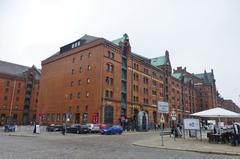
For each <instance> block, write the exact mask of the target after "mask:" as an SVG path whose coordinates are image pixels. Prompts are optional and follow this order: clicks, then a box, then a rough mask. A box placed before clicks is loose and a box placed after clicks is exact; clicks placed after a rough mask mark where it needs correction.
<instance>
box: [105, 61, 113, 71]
mask: <svg viewBox="0 0 240 159" xmlns="http://www.w3.org/2000/svg"><path fill="white" fill-rule="evenodd" d="M113 69H114V66H113V64H111V63H107V68H106V71H108V72H113Z"/></svg>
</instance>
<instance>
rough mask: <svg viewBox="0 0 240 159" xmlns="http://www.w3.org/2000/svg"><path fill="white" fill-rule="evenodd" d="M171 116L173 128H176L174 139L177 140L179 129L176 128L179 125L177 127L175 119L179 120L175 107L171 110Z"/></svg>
mask: <svg viewBox="0 0 240 159" xmlns="http://www.w3.org/2000/svg"><path fill="white" fill-rule="evenodd" d="M170 116H171V118H172V122H173V123H172V124H173V128H174V130H173V135H174V137H173V138H174V141H176V133H177V130H175V129H176V128H177V127H176V123H175V121H176V120H177V114H176V111H175V109H173V110H172V111H171V114H170Z"/></svg>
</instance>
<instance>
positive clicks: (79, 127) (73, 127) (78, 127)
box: [67, 124, 89, 134]
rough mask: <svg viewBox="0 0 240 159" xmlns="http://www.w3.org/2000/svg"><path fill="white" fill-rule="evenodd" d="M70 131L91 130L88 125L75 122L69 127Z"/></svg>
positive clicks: (82, 131)
mask: <svg viewBox="0 0 240 159" xmlns="http://www.w3.org/2000/svg"><path fill="white" fill-rule="evenodd" d="M67 132H68V133H77V134H83V133H84V134H86V133H88V132H89V129H88V126H87V125H80V124H73V125H71V126H70V127H68V128H67Z"/></svg>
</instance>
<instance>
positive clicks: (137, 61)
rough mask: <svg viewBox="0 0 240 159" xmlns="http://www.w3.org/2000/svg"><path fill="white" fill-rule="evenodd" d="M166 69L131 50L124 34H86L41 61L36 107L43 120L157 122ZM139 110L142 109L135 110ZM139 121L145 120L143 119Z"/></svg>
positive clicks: (60, 121) (53, 121)
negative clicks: (68, 117) (113, 36)
mask: <svg viewBox="0 0 240 159" xmlns="http://www.w3.org/2000/svg"><path fill="white" fill-rule="evenodd" d="M163 85H164V72H163V71H162V70H161V69H159V68H157V67H154V66H153V65H151V63H150V60H149V59H147V58H144V57H142V56H139V55H137V54H135V53H132V52H131V46H130V43H129V39H128V36H127V35H126V34H125V35H124V36H123V37H122V38H120V39H117V40H114V41H112V42H111V41H108V40H106V39H104V38H97V37H93V36H89V35H85V36H83V37H82V38H80V39H78V40H77V41H74V42H72V43H70V44H67V45H65V46H63V47H61V48H60V51H59V52H57V53H56V54H54V55H53V56H51V57H49V58H48V59H46V60H44V61H42V76H41V87H40V107H39V112H44V113H45V114H46V122H48V123H62V122H65V119H66V113H68V114H72V117H71V121H69V122H70V123H85V122H98V123H119V122H120V119H121V117H125V118H128V120H129V121H131V122H132V123H133V124H136V123H139V122H140V123H141V122H143V120H141V121H139V120H140V119H139V114H141V116H142V118H143V119H146V120H144V122H148V124H149V125H150V124H154V123H157V122H158V121H159V120H157V119H159V115H158V113H157V101H162V100H163V98H164V97H163V96H164V90H163ZM139 112H140V113H139ZM142 124H143V123H142Z"/></svg>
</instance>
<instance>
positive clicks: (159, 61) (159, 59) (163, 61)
mask: <svg viewBox="0 0 240 159" xmlns="http://www.w3.org/2000/svg"><path fill="white" fill-rule="evenodd" d="M151 64H152V65H153V66H155V67H158V66H162V65H165V64H166V56H159V57H156V58H152V59H151Z"/></svg>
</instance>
